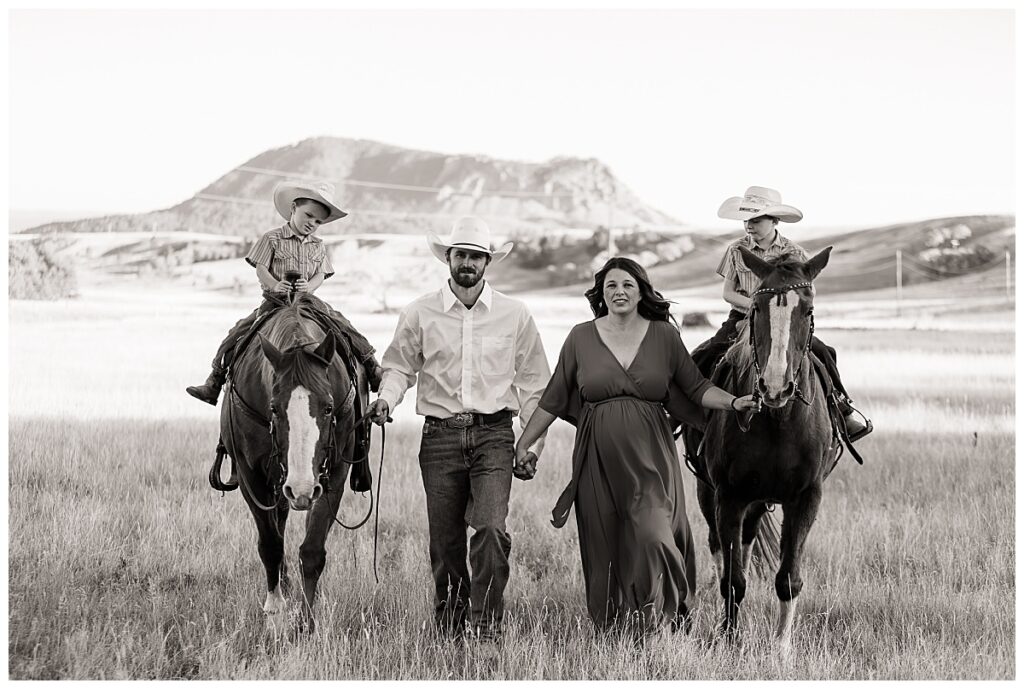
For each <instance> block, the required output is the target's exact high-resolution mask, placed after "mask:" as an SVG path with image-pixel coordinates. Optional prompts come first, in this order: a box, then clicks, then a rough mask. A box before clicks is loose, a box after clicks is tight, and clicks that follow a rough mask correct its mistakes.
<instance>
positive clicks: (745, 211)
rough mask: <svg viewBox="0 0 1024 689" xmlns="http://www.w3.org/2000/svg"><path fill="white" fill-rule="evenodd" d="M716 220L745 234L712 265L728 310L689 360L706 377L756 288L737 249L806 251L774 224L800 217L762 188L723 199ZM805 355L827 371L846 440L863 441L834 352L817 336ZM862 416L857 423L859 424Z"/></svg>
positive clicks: (800, 254)
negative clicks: (737, 225) (737, 224)
mask: <svg viewBox="0 0 1024 689" xmlns="http://www.w3.org/2000/svg"><path fill="white" fill-rule="evenodd" d="M718 217H720V218H727V219H730V220H742V221H743V227H744V229H745V230H746V233H747V234H746V236H745V237H743V238H742V239H738V240H736V241H735V242H733V243H732V244H730V245H729V248H727V249H726V251H725V255H724V256H723V257H722V260H721V262H720V263H719V264H718V270H717V272H718V274H719V275H721V276H722V278H724V280H725V282H724V285H723V290H722V298H723V299H725V301H726V302H728V303H729V305H730V306H732V310H730V311H729V316H728V318H726V320H725V322H724V323H722V326H721V327H720V328H719V329H718V332H717V333H715V334H714V335H713V336H712V337H711V339H709V340H708V341H707V342H704V343H703V344H701V345H700V346H699V347H697V348H696V349H694V350H693V355H692V356H693V360H694V362H696V364H697V366H698V367H699V368H700V370H701V372H702V373H703V374H704V375H705V376H708V377H710V375H711V370H712V369H713V368H714V366H715V364H716V363H717V362H718V360H719V359H720V358H721V357H722V355H724V354H725V352H726V350H727V349H729V346H730V345H731V344H732V343H733V341H734V340H735V339H736V335H737V333H738V330H739V325H740V322H741V321H742V320H743V319H745V318H746V317H747V312H748V311H749V310H750V298H751V295H753V294H754V291H755V290H756V289H757V285H758V282H759V279H758V277H757V276H756V275H754V272H753V271H752V270H750V268H748V267H747V266H746V264H744V262H743V257H742V256H741V255H740V252H739V247H741V246H742V247H744V248H745V249H748V250H749V251H750V252H751V253H753V254H754V255H755V256H757V257H758V258H762V259H764V260H770V259H774V258H778V257H779V256H782V255H783V254H790V255H792V256H794V257H796V258H798V259H800V260H801V261H807V259H808V256H807V252H806V251H804V249H803V248H802V247H801V246H800V245H799V244H796V243H795V242H793V241H792V240H790V239H788V238H786V237H784V236H782V233H781V232H779V230H778V224H779V221H780V220H781V221H782V222H788V223H795V222H799V221H800V220H801V219H803V217H804V215H803V213H802V212H800V211H799V210H798V209H796V208H794V207H793V206H788V205H785V204H783V203H782V195H781V194H779V192H777V191H776V190H774V189H768V188H766V187H750V188H749V189H747V191H746V193H745V194H744V195H743V196H742V197H739V196H733V197H731V198H729V199H726V200H725V202H724V203H722V206H721V207H720V208H719V209H718ZM811 351H812V352H813V353H814V354H815V356H817V357H818V359H819V360H821V362H822V363H823V364H824V365H825V368H826V369H827V370H828V373H829V377H830V378H831V380H832V386H833V387H834V389H835V392H836V394H835V398H836V402H837V405H838V407H839V410H840V411H841V413H842V415H843V417H844V420H845V422H846V432H847V435H848V436H849V439H850V441H851V442H853V441H855V440H858V439H860V438H863V437H864V436H865V435H867V434H868V433H870V432H871V431H872V429H873V426H872V424H871V420H870V419H868V418H867V417H863V415H861V414H860V413H859V412H857V411H856V410H855V409H854V408H853V406H852V401H851V400H850V397H849V395H848V394H847V392H846V388H845V387H844V386H843V381H842V379H841V378H840V377H839V369H838V368H837V367H836V350H835V349H833V348H832V347H829V346H828V345H826V344H825V343H824V342H822V341H821V340H819V339H818V338H817V337H812V338H811ZM858 417H862V418H863V421H862V420H861V418H858Z"/></svg>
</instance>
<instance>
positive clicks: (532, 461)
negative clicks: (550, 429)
mask: <svg viewBox="0 0 1024 689" xmlns="http://www.w3.org/2000/svg"><path fill="white" fill-rule="evenodd" d="M512 475H513V476H515V477H516V478H517V479H519V480H521V481H529V480H530V479H531V478H533V477H534V476H536V475H537V455H535V454H534V453H532V452H530V451H529V450H517V451H516V463H515V465H513V467H512Z"/></svg>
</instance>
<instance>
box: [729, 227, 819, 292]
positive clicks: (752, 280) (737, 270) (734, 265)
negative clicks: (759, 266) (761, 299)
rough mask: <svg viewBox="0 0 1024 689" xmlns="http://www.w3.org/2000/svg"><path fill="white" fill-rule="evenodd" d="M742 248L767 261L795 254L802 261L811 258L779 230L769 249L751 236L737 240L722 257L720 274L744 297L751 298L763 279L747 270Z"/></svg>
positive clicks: (776, 231)
mask: <svg viewBox="0 0 1024 689" xmlns="http://www.w3.org/2000/svg"><path fill="white" fill-rule="evenodd" d="M741 246H742V247H743V248H745V249H749V250H750V252H751V253H752V254H754V255H755V256H757V257H758V258H760V259H764V260H765V261H767V260H769V259H772V258H777V257H779V256H781V255H782V254H785V253H792V254H795V255H796V256H797V257H798V258H799V259H800V260H801V261H806V260H807V259H808V258H809V256H808V255H807V252H806V251H804V250H803V247H801V246H800V245H799V244H797V243H796V242H793V241H790V240H789V239H786V238H785V237H783V236H782V234H781V233H780V232H779V231H778V230H775V239H773V240H772V243H771V244H770V245H769V246H768V248H767V249H762V248H761V247H759V246H758V245H757V242H755V241H754V238H753V237H751V236H750V235H749V234H748V235H745V236H744V237H743V238H742V239H737V240H736V241H735V242H733V243H732V244H730V245H729V248H728V249H726V250H725V255H724V256H722V261H721V263H719V264H718V274H719V275H721V276H722V277H724V278H725V279H726V280H728V281H731V282H732V283H733V284H734V285H736V291H737V292H739V293H740V294H742V295H743V296H744V297H749V296H750V295H751V294H753V293H754V291H755V290H756V289H757V285H758V284H759V283H760V282H761V278H759V277H757V276H756V275H754V271H752V270H751V269H750V268H747V266H746V264H745V263H744V262H743V256H741V255H740V252H739V250H738V248H737V247H741Z"/></svg>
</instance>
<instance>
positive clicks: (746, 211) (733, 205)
mask: <svg viewBox="0 0 1024 689" xmlns="http://www.w3.org/2000/svg"><path fill="white" fill-rule="evenodd" d="M762 215H770V216H772V217H773V218H778V219H779V220H781V221H782V222H799V221H800V220H801V219H802V218H803V217H804V214H803V213H801V212H800V211H799V210H798V209H796V208H794V207H793V206H787V205H785V204H783V203H782V194H780V193H779V192H777V191H775V190H774V189H769V188H768V187H750V188H749V189H747V191H746V193H745V194H743V196H733V197H731V198H728V199H726V200H725V201H724V202H723V203H722V205H721V207H720V208H719V209H718V217H719V218H728V219H729V220H743V221H747V220H751V219H752V218H760V217H761V216H762Z"/></svg>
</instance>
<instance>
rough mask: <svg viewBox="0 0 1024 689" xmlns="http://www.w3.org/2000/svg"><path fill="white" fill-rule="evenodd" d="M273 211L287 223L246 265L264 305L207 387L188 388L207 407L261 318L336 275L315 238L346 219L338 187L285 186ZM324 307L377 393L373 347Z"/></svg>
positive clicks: (223, 351)
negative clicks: (327, 226) (329, 225)
mask: <svg viewBox="0 0 1024 689" xmlns="http://www.w3.org/2000/svg"><path fill="white" fill-rule="evenodd" d="M274 207H275V208H276V209H277V212H278V213H280V214H281V217H283V218H284V219H285V220H287V221H288V222H286V223H285V224H284V225H281V226H280V227H276V228H274V229H272V230H270V231H269V232H266V233H265V234H264V235H263V236H262V237H260V239H259V240H258V241H257V242H256V243H255V244H254V245H253V247H252V249H250V250H249V253H248V255H246V257H245V260H246V262H247V263H249V265H251V266H253V267H254V268H255V269H256V277H257V279H258V280H259V282H260V285H261V286H262V287H263V292H264V301H263V303H262V304H260V306H259V308H257V309H256V310H255V311H253V312H252V313H251V314H249V315H248V316H246V317H245V318H243V319H242V320H240V321H238V323H236V324H235V326H234V327H233V328H231V330H230V331H229V332H228V335H227V337H226V338H224V341H223V342H222V343H221V345H220V347H218V348H217V354H216V355H215V356H214V358H213V364H212V370H211V372H210V375H209V376H208V377H207V379H206V382H205V383H203V384H202V385H194V386H189V387H188V388H186V389H185V391H186V392H188V394H190V395H192V396H193V397H195V398H196V399H198V400H202V401H203V402H206V403H207V404H212V405H216V404H217V398H218V397H219V396H220V390H221V387H223V385H224V382H225V379H226V376H227V371H228V368H229V366H230V365H231V361H232V359H233V357H234V353H235V347H236V345H237V344H238V342H239V340H241V339H242V338H243V337H244V336H245V335H246V334H247V333H248V332H249V331H250V330H251V329H252V328H253V326H254V325H255V324H256V323H257V321H258V320H261V316H263V315H266V314H268V313H270V312H272V311H274V310H275V309H276V308H277V307H278V306H280V305H281V303H283V302H282V298H283V297H286V296H287V295H289V294H291V293H292V292H308V293H312V292H314V291H315V290H316V289H317V288H319V287H320V285H322V284H323V281H324V280H325V279H327V278H329V277H330V276H332V275H334V266H332V265H331V258H330V256H329V255H328V253H327V250H326V249H325V247H324V243H323V240H321V239H320V238H319V237H317V236H316V231H317V230H318V229H319V228H320V226H321V225H324V224H326V223H329V222H332V221H334V220H338V219H340V218H344V217H345V216H346V215H348V213H346V212H345V211H343V210H341V209H340V208H338V206H337V205H336V204H335V203H334V185H333V184H331V183H330V182H317V183H315V184H307V183H305V182H282V183H280V184H278V185H277V187H276V188H275V189H274ZM320 304H322V305H323V306H322V307H321V308H322V310H323V312H324V313H325V314H326V315H327V316H329V317H330V319H331V321H332V322H333V323H334V325H335V327H336V329H337V330H338V331H339V332H340V334H341V335H342V336H343V337H345V338H346V339H347V340H348V341H349V342H351V344H352V348H353V350H354V353H355V354H356V356H357V357H358V358H359V361H360V362H361V363H362V365H363V367H364V369H365V370H366V374H367V380H368V381H369V383H370V387H371V389H373V390H374V391H376V390H377V387H378V385H379V384H380V374H381V369H380V366H379V365H377V361H376V360H375V359H374V358H373V352H374V349H373V347H372V346H371V345H370V343H369V342H368V341H367V339H366V338H365V337H363V336H362V334H361V333H360V332H359V331H358V330H356V329H355V327H353V325H352V324H351V323H350V322H349V321H348V319H347V318H345V317H344V316H343V315H341V314H340V313H338V312H337V311H336V310H334V309H333V308H331V307H330V306H329V305H327V304H326V303H324V302H320ZM318 306H319V305H318Z"/></svg>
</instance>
